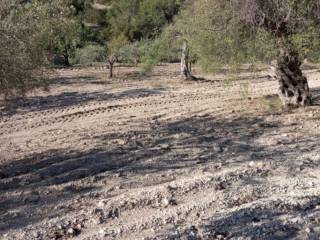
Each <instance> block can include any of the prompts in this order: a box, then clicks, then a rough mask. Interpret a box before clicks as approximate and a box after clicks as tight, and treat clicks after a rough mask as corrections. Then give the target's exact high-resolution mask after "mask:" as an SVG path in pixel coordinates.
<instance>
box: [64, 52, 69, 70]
mask: <svg viewBox="0 0 320 240" xmlns="http://www.w3.org/2000/svg"><path fill="white" fill-rule="evenodd" d="M63 57H64V63H65V65H66V66H68V67H69V66H70V61H69V55H68V54H64V55H63Z"/></svg>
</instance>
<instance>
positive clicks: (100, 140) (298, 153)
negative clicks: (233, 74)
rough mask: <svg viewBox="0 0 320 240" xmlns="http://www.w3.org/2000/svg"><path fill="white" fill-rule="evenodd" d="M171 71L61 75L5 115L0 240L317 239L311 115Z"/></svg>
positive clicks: (231, 81)
mask: <svg viewBox="0 0 320 240" xmlns="http://www.w3.org/2000/svg"><path fill="white" fill-rule="evenodd" d="M178 69H179V67H178V66H177V65H174V64H171V65H164V66H160V67H157V68H156V69H155V70H154V72H153V73H152V74H151V75H150V76H140V75H139V74H138V70H137V69H134V68H119V69H118V73H117V75H118V76H119V77H118V78H117V79H114V80H107V79H106V73H105V70H104V69H98V68H86V69H78V70H77V69H74V70H72V69H68V70H60V71H58V72H57V74H55V75H54V76H52V82H53V83H52V86H51V91H50V92H49V93H43V92H37V93H34V94H32V95H30V96H28V98H27V99H26V100H25V101H20V102H19V101H18V102H17V103H15V104H14V105H11V106H10V107H2V109H1V115H0V143H1V145H0V239H1V240H2V239H5V240H9V239H12V240H13V239H14V240H16V239H23V240H25V239H27V240H29V239H30V240H35V239H69V238H73V239H79V240H80V239H82V240H93V239H128V240H129V239H150V240H151V239H319V236H320V227H319V226H320V225H319V223H320V177H319V174H320V168H319V166H320V148H319V146H320V142H319V136H320V109H319V106H317V105H316V104H315V105H314V106H312V107H308V108H304V109H295V110H286V111H283V110H281V109H280V106H279V101H278V100H277V98H276V97H275V94H276V92H277V83H276V82H274V81H272V80H271V79H269V78H268V77H267V73H266V72H259V73H250V72H249V73H247V72H244V73H242V74H240V75H239V76H237V78H229V77H226V76H225V75H223V74H220V75H217V76H214V77H213V76H206V80H199V81H196V82H191V81H190V82H182V81H180V80H179V72H177V70H178ZM305 73H306V74H307V76H308V78H309V80H310V86H311V88H312V91H313V95H314V96H315V98H317V97H318V95H319V87H320V81H319V77H320V74H319V72H318V71H316V70H308V71H306V72H305Z"/></svg>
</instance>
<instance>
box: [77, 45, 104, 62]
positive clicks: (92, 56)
mask: <svg viewBox="0 0 320 240" xmlns="http://www.w3.org/2000/svg"><path fill="white" fill-rule="evenodd" d="M105 52H106V49H105V48H104V47H103V46H100V45H95V44H90V45H87V46H85V47H83V48H80V49H77V50H76V53H75V57H74V59H72V64H80V65H90V64H92V63H95V62H102V61H103V60H104V55H105Z"/></svg>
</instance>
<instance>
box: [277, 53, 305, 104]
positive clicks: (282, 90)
mask: <svg viewBox="0 0 320 240" xmlns="http://www.w3.org/2000/svg"><path fill="white" fill-rule="evenodd" d="M276 78H277V80H278V81H279V85H280V86H279V96H280V99H281V101H282V103H283V105H284V106H286V107H287V106H307V105H310V104H311V94H310V90H309V85H308V81H307V78H306V77H305V76H304V75H303V74H302V71H301V61H300V60H299V56H298V54H297V53H295V52H289V53H288V52H284V51H283V52H282V54H281V56H280V57H279V59H278V61H277V68H276Z"/></svg>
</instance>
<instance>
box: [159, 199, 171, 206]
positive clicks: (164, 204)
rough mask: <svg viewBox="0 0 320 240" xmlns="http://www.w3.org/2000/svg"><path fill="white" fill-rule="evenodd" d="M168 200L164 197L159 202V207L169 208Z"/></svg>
mask: <svg viewBox="0 0 320 240" xmlns="http://www.w3.org/2000/svg"><path fill="white" fill-rule="evenodd" d="M169 203H170V202H169V200H168V199H167V198H166V197H165V198H163V199H162V200H161V206H162V207H168V206H169Z"/></svg>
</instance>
